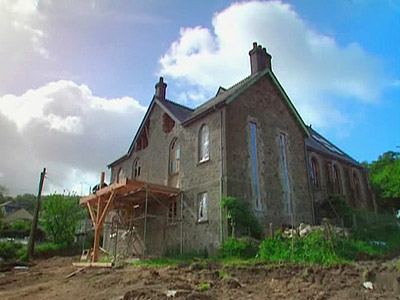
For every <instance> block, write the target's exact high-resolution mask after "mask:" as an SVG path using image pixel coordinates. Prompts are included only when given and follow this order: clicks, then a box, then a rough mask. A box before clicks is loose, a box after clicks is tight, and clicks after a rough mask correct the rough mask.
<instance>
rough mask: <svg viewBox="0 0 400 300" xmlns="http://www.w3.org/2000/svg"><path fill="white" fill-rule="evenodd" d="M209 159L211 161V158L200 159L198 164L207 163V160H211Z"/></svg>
mask: <svg viewBox="0 0 400 300" xmlns="http://www.w3.org/2000/svg"><path fill="white" fill-rule="evenodd" d="M209 161H210V159H209V158H207V159H203V160H200V161H199V162H198V163H197V165H198V166H199V165H202V164H205V163H207V162H209Z"/></svg>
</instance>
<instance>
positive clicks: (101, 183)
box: [100, 172, 106, 189]
mask: <svg viewBox="0 0 400 300" xmlns="http://www.w3.org/2000/svg"><path fill="white" fill-rule="evenodd" d="M105 177H106V173H105V172H101V173H100V188H101V189H102V188H103V186H104V180H105Z"/></svg>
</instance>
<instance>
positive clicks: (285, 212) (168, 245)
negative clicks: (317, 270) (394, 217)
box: [103, 43, 374, 255]
mask: <svg viewBox="0 0 400 300" xmlns="http://www.w3.org/2000/svg"><path fill="white" fill-rule="evenodd" d="M249 55H250V66H251V74H250V75H249V76H248V77H247V78H245V79H243V80H242V81H240V82H238V83H236V84H235V85H233V86H232V87H230V88H227V89H225V88H222V87H220V88H219V89H218V91H217V93H216V95H215V97H213V98H212V99H210V100H208V101H207V102H205V103H204V104H202V105H200V106H199V107H196V108H189V107H185V106H183V105H181V104H178V103H175V102H173V101H171V100H168V99H167V98H166V88H167V85H166V83H164V81H163V78H160V80H159V82H158V83H157V84H156V86H155V95H154V97H153V99H152V101H151V103H150V105H149V108H148V110H147V113H146V114H145V116H144V118H143V121H142V123H141V125H140V127H139V129H138V131H137V133H136V135H135V137H134V139H133V141H132V143H131V146H130V148H129V150H128V152H127V153H126V154H125V155H124V156H122V157H121V158H119V159H117V160H115V161H114V162H112V163H110V164H109V166H108V167H109V168H111V183H118V182H120V181H122V180H124V179H125V178H128V179H129V180H133V181H138V182H145V183H153V184H157V185H160V186H166V187H174V188H178V189H179V190H180V195H179V196H176V197H170V198H168V199H166V200H163V203H161V204H162V205H161V204H160V203H159V201H158V202H157V201H153V202H149V204H148V205H147V200H146V208H144V207H143V205H142V204H135V203H133V204H132V205H133V207H134V208H133V209H131V210H128V211H126V210H125V212H121V211H118V209H117V208H114V209H113V210H112V211H111V213H110V214H109V215H108V217H107V221H106V224H108V226H106V227H105V229H104V234H103V247H104V248H106V249H108V250H110V251H113V249H114V248H115V249H117V250H116V251H119V252H121V253H122V252H123V253H125V254H126V255H135V254H140V253H141V251H142V250H141V249H144V248H146V253H147V254H149V255H163V254H166V253H172V252H179V251H180V252H199V251H200V252H202V251H207V252H209V253H212V252H214V251H215V249H217V247H218V246H219V245H220V244H221V242H222V241H223V240H224V239H225V238H226V237H227V231H228V230H227V227H228V225H227V219H226V216H224V212H223V210H222V209H221V204H220V203H221V198H222V197H224V196H235V197H237V198H239V199H241V200H242V201H247V202H248V203H249V205H250V207H251V208H252V210H253V212H254V214H255V215H256V217H257V219H258V221H259V223H260V224H261V226H262V227H263V228H264V230H265V232H267V228H268V227H269V224H270V223H272V224H273V225H274V226H275V227H280V226H281V225H282V224H298V223H300V222H305V223H318V222H319V221H320V218H321V213H320V209H319V207H321V206H322V204H323V203H324V202H326V201H327V199H328V196H329V195H331V194H340V195H342V196H343V197H345V199H346V201H347V202H348V204H349V205H351V206H353V207H357V208H365V209H373V208H374V200H373V195H372V193H371V189H370V186H369V183H368V178H367V173H366V171H365V170H364V169H363V167H362V166H361V165H360V164H359V163H358V162H357V161H355V160H354V159H352V158H351V157H350V156H349V155H347V154H346V153H344V152H343V151H342V150H340V149H339V148H338V147H336V146H335V145H333V144H332V143H331V142H329V141H328V140H327V139H325V138H324V137H323V136H321V135H320V134H319V133H318V132H316V131H315V130H314V129H313V128H311V126H307V125H306V124H304V122H303V120H302V119H301V117H300V115H299V114H298V112H297V111H296V109H295V107H294V106H293V104H292V102H291V101H290V99H289V98H288V96H287V94H286V93H285V91H284V89H283V87H282V86H281V85H280V83H279V82H278V79H277V78H276V77H275V75H274V73H273V71H272V68H271V56H270V55H269V54H268V53H267V52H266V49H265V48H262V46H259V45H257V43H254V44H253V48H252V49H251V50H250V52H249ZM146 197H147V196H146ZM144 209H146V214H147V213H148V212H151V214H152V215H153V216H155V217H154V218H152V219H149V221H148V223H147V224H146V225H145V227H146V228H145V233H146V231H147V238H145V240H144V237H143V234H142V232H143V222H140V218H139V216H140V215H141V214H142V213H143V211H144ZM116 216H118V220H120V221H118V222H119V223H118V224H119V225H118V226H119V227H118V229H117V230H116V231H115V224H113V222H114V221H113V220H114V219H115V218H116ZM132 216H135V217H132ZM156 216H157V217H156ZM123 220H125V221H123ZM128 220H130V221H128ZM133 235H135V237H134V238H133V239H134V241H132V236H133ZM128 237H130V238H128ZM114 251H115V250H114Z"/></svg>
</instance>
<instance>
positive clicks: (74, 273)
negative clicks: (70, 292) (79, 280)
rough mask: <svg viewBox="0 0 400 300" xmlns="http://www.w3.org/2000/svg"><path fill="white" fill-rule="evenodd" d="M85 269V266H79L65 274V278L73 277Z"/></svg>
mask: <svg viewBox="0 0 400 300" xmlns="http://www.w3.org/2000/svg"><path fill="white" fill-rule="evenodd" d="M83 270H85V267H83V268H79V269H78V270H76V271H74V272H72V273H70V274H68V275H67V276H65V279H68V278H71V277H73V276H75V275H76V274H79V273H80V272H82V271H83Z"/></svg>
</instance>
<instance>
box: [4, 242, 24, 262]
mask: <svg viewBox="0 0 400 300" xmlns="http://www.w3.org/2000/svg"><path fill="white" fill-rule="evenodd" d="M21 250H24V245H22V244H20V243H15V242H13V241H3V242H0V257H1V258H3V259H4V260H6V261H7V260H16V259H19V257H20V256H21V255H22V254H23V253H22V252H23V251H22V252H21Z"/></svg>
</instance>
